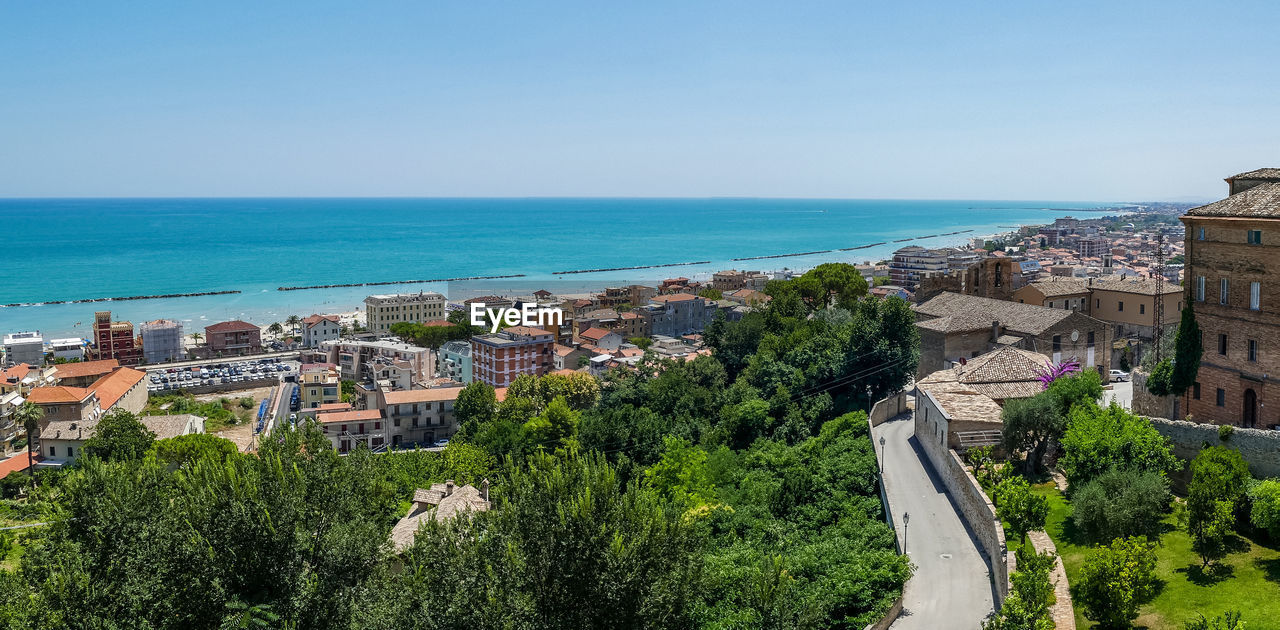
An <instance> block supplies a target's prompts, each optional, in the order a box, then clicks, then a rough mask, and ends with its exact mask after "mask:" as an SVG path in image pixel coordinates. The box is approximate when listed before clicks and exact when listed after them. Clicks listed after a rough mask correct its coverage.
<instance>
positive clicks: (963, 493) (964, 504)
mask: <svg viewBox="0 0 1280 630" xmlns="http://www.w3.org/2000/svg"><path fill="white" fill-rule="evenodd" d="M924 406H925V405H923V404H920V403H919V401H917V404H916V413H915V435H916V443H917V444H919V445H920V448H921V450H923V451H924V453H925V456H926V457H928V459H929V464H930V465H931V466H932V467H933V469H934V471H936V472H937V473H938V477H939V478H941V479H942V484H943V485H944V486H946V487H947V493H948V494H949V495H950V496H951V500H952V501H953V502H954V503H955V504H956V507H957V508H959V510H960V516H961V518H963V519H964V521H965V523H967V524H968V525H969V529H970V530H971V531H972V532H973V536H974V538H975V539H976V540H977V541H978V547H979V548H980V549H979V550H980V551H981V552H982V555H984V556H986V559H987V564H988V566H990V567H991V579H992V581H993V583H994V584H995V585H996V601H995V606H996V609H997V610H999V609H1000V606H1001V605H1003V604H1004V598H1005V597H1006V596H1007V595H1008V594H1009V586H1010V584H1009V575H1010V574H1011V573H1013V572H1014V571H1015V570H1016V569H1017V559H1016V558H1015V557H1014V554H1011V553H1009V552H1008V547H1007V546H1006V545H1005V539H1004V526H1003V525H1002V524H1001V523H1000V519H998V518H996V506H995V505H993V504H992V503H991V501H990V499H988V498H987V495H986V494H985V493H983V492H982V486H980V485H979V484H978V480H977V479H974V477H973V475H972V474H971V473H970V472H969V470H968V469H967V468H965V466H964V462H963V461H962V460H961V459H960V455H959V454H958V453H956V452H955V451H953V450H951V449H949V448H947V447H946V446H944V445H943V444H942V439H941V438H934V437H933V436H934V435H935V431H934V430H933V429H931V428H930V427H929V426H928V425H927V423H926V421H925V420H924V418H923V415H924V414H922V413H921V411H920V410H921V408H922V407H924Z"/></svg>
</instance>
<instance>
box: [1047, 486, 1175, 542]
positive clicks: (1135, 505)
mask: <svg viewBox="0 0 1280 630" xmlns="http://www.w3.org/2000/svg"><path fill="white" fill-rule="evenodd" d="M1071 506H1072V507H1071V510H1072V511H1071V516H1072V519H1074V521H1075V524H1076V526H1077V527H1079V528H1080V529H1081V530H1083V531H1084V532H1085V535H1087V536H1088V537H1089V538H1090V539H1091V540H1094V541H1107V540H1113V539H1116V538H1125V537H1128V536H1147V537H1149V538H1152V539H1155V538H1157V537H1159V535H1160V526H1161V523H1160V521H1161V517H1162V516H1163V515H1164V514H1165V513H1166V512H1168V510H1169V482H1168V481H1167V480H1166V479H1165V478H1164V476H1162V475H1160V474H1159V473H1154V472H1150V471H1136V470H1111V471H1107V472H1105V473H1102V474H1101V475H1099V476H1098V477H1097V478H1096V479H1093V480H1091V481H1088V482H1086V483H1085V484H1084V485H1082V486H1081V487H1080V488H1079V489H1078V490H1076V492H1075V493H1074V496H1073V497H1072V500H1071Z"/></svg>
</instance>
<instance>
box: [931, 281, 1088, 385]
mask: <svg viewBox="0 0 1280 630" xmlns="http://www.w3.org/2000/svg"><path fill="white" fill-rule="evenodd" d="M913 308H914V310H915V312H916V327H917V328H918V329H919V330H920V368H919V372H918V375H919V376H921V377H923V376H927V375H929V374H931V373H933V372H936V371H938V370H943V369H947V368H950V367H951V366H952V365H953V364H955V363H957V362H959V361H960V360H961V359H965V360H968V359H971V358H973V357H977V356H979V355H982V354H985V353H987V352H989V351H991V350H994V349H996V348H999V347H1000V346H1013V347H1015V348H1021V349H1023V350H1030V351H1032V352H1038V353H1040V354H1044V355H1047V356H1049V357H1050V358H1051V359H1052V360H1053V361H1054V362H1055V363H1059V362H1062V361H1065V360H1067V359H1071V358H1074V359H1076V360H1077V361H1079V362H1080V367H1081V369H1085V370H1088V369H1095V370H1097V371H1098V372H1099V374H1101V375H1106V374H1107V371H1108V370H1110V369H1111V358H1110V352H1108V351H1107V350H1108V349H1109V348H1110V347H1111V326H1110V325H1109V324H1108V323H1106V322H1103V321H1100V320H1097V319H1094V318H1092V317H1089V316H1088V315H1085V314H1083V313H1078V312H1075V311H1071V310H1066V309H1053V308H1046V307H1043V306H1032V305H1030V304H1019V303H1017V302H1007V301H1004V300H993V299H990V298H981V297H976V296H971V295H963V294H959V293H943V294H941V295H938V296H936V297H934V298H932V299H930V300H929V301H927V302H924V303H922V304H917V305H916V306H915V307H913ZM1103 380H1104V381H1105V380H1107V379H1106V378H1104V379H1103Z"/></svg>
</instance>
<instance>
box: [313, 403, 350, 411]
mask: <svg viewBox="0 0 1280 630" xmlns="http://www.w3.org/2000/svg"><path fill="white" fill-rule="evenodd" d="M351 409H352V407H351V404H350V403H344V402H336V403H325V404H323V405H320V406H319V407H316V408H314V409H312V411H314V412H316V413H328V412H331V411H351Z"/></svg>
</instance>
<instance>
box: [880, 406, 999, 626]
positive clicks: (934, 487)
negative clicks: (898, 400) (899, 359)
mask: <svg viewBox="0 0 1280 630" xmlns="http://www.w3.org/2000/svg"><path fill="white" fill-rule="evenodd" d="M914 433H915V432H914V423H913V422H912V420H911V416H910V414H907V415H902V416H898V417H897V418H895V419H893V420H890V421H888V422H885V423H884V424H881V425H880V426H878V427H875V428H874V429H872V439H873V440H875V444H876V447H877V448H880V438H881V437H883V438H884V440H885V444H884V449H883V451H884V452H883V453H882V458H883V461H884V463H883V466H884V478H885V481H884V487H885V494H886V495H887V497H888V499H889V505H890V509H891V511H892V512H893V523H894V527H895V528H896V529H897V532H898V539H899V540H902V541H905V544H906V551H907V555H908V556H910V557H911V563H912V564H913V565H915V573H914V574H913V575H912V577H911V580H910V581H908V582H907V586H906V590H905V593H904V594H903V602H902V616H901V617H899V618H898V620H897V621H896V622H895V623H894V624H893V625H892V626H890V628H892V629H893V630H938V629H941V628H946V629H948V630H950V629H955V630H969V629H972V628H979V627H980V626H981V625H982V620H983V619H985V618H986V617H987V616H988V615H990V614H991V612H992V610H993V608H994V606H993V604H992V602H993V599H992V586H991V573H990V568H989V567H988V566H987V562H986V560H984V559H983V556H982V553H981V552H979V551H978V544H977V542H976V541H975V540H974V539H973V536H972V535H971V534H970V533H969V530H968V528H967V527H965V523H964V520H963V519H961V518H960V514H959V512H958V511H957V510H956V508H955V506H954V505H952V503H951V499H950V498H948V496H947V492H946V488H945V486H943V485H942V480H940V479H939V478H938V477H937V474H936V473H935V472H934V471H933V468H932V467H931V466H930V465H929V463H928V460H927V459H925V457H924V454H923V453H922V452H920V451H919V450H918V447H917V445H916V443H915V437H914ZM905 514H910V522H909V523H907V524H906V525H905V531H904V522H903V521H904V518H903V516H904V515H905Z"/></svg>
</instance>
